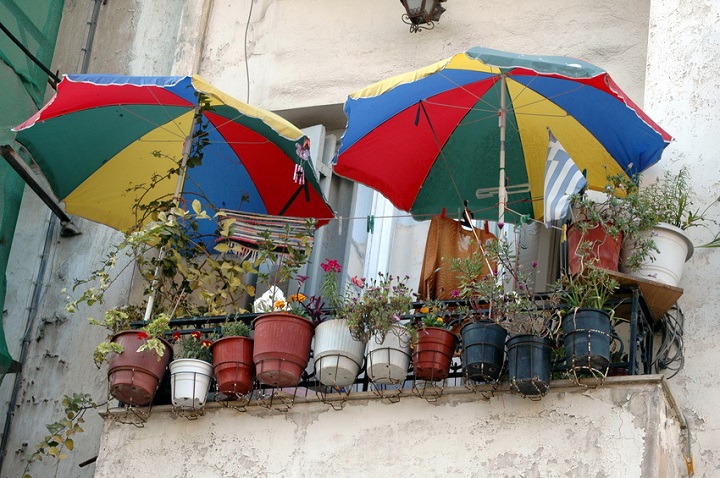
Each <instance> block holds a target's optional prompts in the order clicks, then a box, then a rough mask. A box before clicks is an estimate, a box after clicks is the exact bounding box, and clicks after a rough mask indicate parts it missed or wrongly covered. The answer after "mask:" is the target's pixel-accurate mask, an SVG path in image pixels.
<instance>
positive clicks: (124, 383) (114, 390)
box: [108, 330, 172, 406]
mask: <svg viewBox="0 0 720 478" xmlns="http://www.w3.org/2000/svg"><path fill="white" fill-rule="evenodd" d="M111 340H112V341H113V342H115V343H118V344H120V345H122V347H123V352H122V353H120V354H112V356H111V357H110V367H109V370H108V380H109V381H110V394H111V395H112V396H113V397H115V398H117V399H118V400H120V401H121V402H123V403H126V404H128V405H137V406H144V405H149V404H150V402H152V399H153V397H155V392H156V391H157V388H158V385H159V383H160V381H161V380H162V378H163V376H164V375H165V369H166V368H167V364H168V362H169V361H170V359H171V358H172V345H170V342H168V341H166V340H164V339H160V340H161V341H162V342H163V345H164V346H165V353H164V354H163V356H162V357H158V355H157V354H156V353H155V352H154V351H152V350H143V351H142V352H138V351H137V349H138V348H139V347H140V346H141V345H142V344H144V343H145V342H146V340H147V339H141V340H138V331H137V330H125V331H123V332H119V333H117V334H115V335H114V336H113V338H112V339H111Z"/></svg>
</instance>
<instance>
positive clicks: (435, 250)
mask: <svg viewBox="0 0 720 478" xmlns="http://www.w3.org/2000/svg"><path fill="white" fill-rule="evenodd" d="M474 229H475V234H477V237H478V238H480V243H481V244H483V245H485V244H487V242H488V241H496V240H497V237H496V236H495V235H494V234H492V233H490V232H489V231H486V230H482V229H478V228H477V227H476V228H474ZM477 248H478V246H477V240H476V239H475V235H474V234H473V232H472V231H471V230H469V229H464V228H463V227H462V225H461V224H460V223H459V222H458V221H456V220H454V219H451V218H449V217H444V216H442V215H437V216H434V217H433V218H432V220H431V221H430V230H429V231H428V236H427V242H426V243H425V258H424V259H423V266H422V271H421V274H420V285H419V286H418V294H419V295H420V298H421V299H422V300H434V299H438V300H445V299H453V298H454V297H453V296H452V292H453V290H455V289H459V288H460V281H459V280H458V279H457V276H456V272H454V271H452V270H451V269H450V264H451V263H452V259H453V258H460V259H464V258H467V257H470V256H471V255H472V253H473V252H474V251H476V250H477Z"/></svg>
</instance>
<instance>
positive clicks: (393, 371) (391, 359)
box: [366, 325, 411, 385]
mask: <svg viewBox="0 0 720 478" xmlns="http://www.w3.org/2000/svg"><path fill="white" fill-rule="evenodd" d="M410 357H411V356H410V334H409V333H408V331H407V329H405V327H402V326H399V325H396V326H394V327H393V328H392V329H391V330H390V331H389V332H388V333H387V334H386V335H385V340H383V341H382V342H379V341H378V340H377V338H376V337H375V336H373V337H371V338H370V340H369V342H368V352H367V358H366V360H367V367H366V370H367V376H368V379H369V380H370V381H371V382H373V383H377V384H381V385H392V384H399V383H402V382H403V381H405V377H406V376H407V371H408V367H409V366H410Z"/></svg>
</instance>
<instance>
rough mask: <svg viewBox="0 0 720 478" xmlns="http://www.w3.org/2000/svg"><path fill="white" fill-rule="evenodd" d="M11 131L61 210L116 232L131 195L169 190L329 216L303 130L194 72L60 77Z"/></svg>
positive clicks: (129, 215)
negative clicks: (46, 100) (53, 91)
mask: <svg viewBox="0 0 720 478" xmlns="http://www.w3.org/2000/svg"><path fill="white" fill-rule="evenodd" d="M14 130H15V131H16V132H17V135H16V140H17V141H18V142H19V143H21V144H23V145H24V146H25V147H26V148H27V149H28V151H30V153H31V154H32V156H33V158H34V160H35V161H36V162H37V164H38V166H39V167H40V170H41V171H42V172H43V174H44V175H45V177H46V178H47V179H48V181H49V183H50V186H51V188H52V190H53V191H54V192H55V194H56V195H57V197H58V198H59V199H60V200H62V201H64V202H65V207H66V210H67V212H68V213H70V214H75V215H78V216H81V217H84V218H87V219H90V220H93V221H96V222H100V223H102V224H106V225H108V226H111V227H114V228H116V229H119V230H122V231H124V230H127V229H128V228H130V227H131V226H133V225H134V224H135V222H136V218H135V216H134V211H135V209H136V208H135V207H134V205H135V204H136V202H137V201H138V200H139V201H140V202H141V203H143V204H145V203H148V202H150V201H154V200H158V199H170V198H173V197H175V198H176V199H177V198H179V197H182V198H183V199H184V200H186V201H192V200H193V199H196V198H197V199H200V200H201V201H202V202H203V203H204V204H203V206H204V207H205V208H209V209H210V210H218V209H220V208H226V209H234V210H242V211H246V212H253V213H260V214H270V215H287V216H296V217H313V218H316V219H318V220H319V223H321V224H322V223H324V222H327V220H328V219H330V218H332V217H333V212H332V209H331V208H330V206H329V205H328V204H327V202H326V201H325V198H324V197H323V195H322V193H321V192H320V188H319V185H318V182H317V177H316V175H315V171H314V168H313V166H312V163H311V162H310V160H309V159H310V158H309V141H308V139H307V137H305V136H304V135H303V133H302V132H301V131H300V130H298V129H297V128H296V127H294V126H293V125H291V124H290V123H288V122H287V121H285V120H284V119H282V118H280V117H279V116H277V115H275V114H273V113H270V112H268V111H264V110H261V109H259V108H255V107H252V106H250V105H247V104H245V103H242V102H241V101H238V100H236V99H234V98H232V97H230V96H228V95H226V94H225V93H222V92H221V91H219V90H218V89H216V88H214V87H213V86H211V85H210V84H208V83H207V82H206V81H204V80H203V79H202V78H200V77H198V76H192V77H127V76H112V75H69V76H66V77H65V78H64V79H63V80H62V81H61V82H60V84H59V85H58V89H57V94H56V95H55V97H54V98H53V99H52V100H50V102H49V103H48V104H47V105H45V107H43V109H41V110H40V111H39V112H38V113H37V114H35V115H34V116H32V117H31V118H30V119H28V120H27V121H25V122H24V123H23V124H21V125H20V126H18V127H16V128H15V129H14ZM184 146H185V147H184ZM185 163H187V164H185ZM173 168H174V172H173V173H174V174H172V175H170V176H169V177H166V178H161V176H162V175H164V174H167V173H168V171H169V170H170V169H173ZM155 183H156V184H155ZM149 185H152V186H153V187H152V189H151V190H150V191H146V189H147V187H148V186H149Z"/></svg>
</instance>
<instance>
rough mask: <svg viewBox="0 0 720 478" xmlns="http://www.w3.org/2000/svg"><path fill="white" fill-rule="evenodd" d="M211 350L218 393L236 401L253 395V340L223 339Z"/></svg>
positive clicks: (244, 338) (241, 338)
mask: <svg viewBox="0 0 720 478" xmlns="http://www.w3.org/2000/svg"><path fill="white" fill-rule="evenodd" d="M210 350H211V351H212V354H213V365H214V367H213V373H214V374H215V380H216V382H217V385H216V387H217V388H216V389H217V392H218V393H219V394H222V395H223V396H224V397H226V398H227V400H235V399H237V398H239V397H242V396H245V395H247V394H249V393H251V392H252V391H253V388H254V385H255V364H254V363H253V339H251V338H250V337H223V338H222V339H219V340H217V341H215V342H213V344H212V345H211V346H210Z"/></svg>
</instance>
